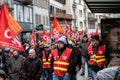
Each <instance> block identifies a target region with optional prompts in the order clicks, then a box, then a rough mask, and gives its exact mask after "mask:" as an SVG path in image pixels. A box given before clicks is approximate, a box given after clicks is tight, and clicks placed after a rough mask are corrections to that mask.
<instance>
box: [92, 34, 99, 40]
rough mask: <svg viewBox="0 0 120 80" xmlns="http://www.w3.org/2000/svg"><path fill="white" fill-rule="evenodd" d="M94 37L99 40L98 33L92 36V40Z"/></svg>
mask: <svg viewBox="0 0 120 80" xmlns="http://www.w3.org/2000/svg"><path fill="white" fill-rule="evenodd" d="M94 39H95V40H100V39H99V36H98V35H94V36H92V40H94Z"/></svg>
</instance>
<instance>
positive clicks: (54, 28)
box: [52, 17, 63, 41]
mask: <svg viewBox="0 0 120 80" xmlns="http://www.w3.org/2000/svg"><path fill="white" fill-rule="evenodd" d="M60 33H63V29H62V27H61V25H60V24H59V22H58V20H57V19H56V17H54V20H53V26H52V35H53V37H54V38H55V41H57V40H58V38H59V36H60Z"/></svg>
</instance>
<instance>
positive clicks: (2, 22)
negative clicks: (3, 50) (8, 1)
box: [0, 4, 24, 51]
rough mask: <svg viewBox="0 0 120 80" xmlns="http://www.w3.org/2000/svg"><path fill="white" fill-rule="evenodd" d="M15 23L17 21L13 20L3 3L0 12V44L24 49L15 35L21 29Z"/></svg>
mask: <svg viewBox="0 0 120 80" xmlns="http://www.w3.org/2000/svg"><path fill="white" fill-rule="evenodd" d="M16 24H17V22H15V21H14V19H13V18H12V16H11V15H10V13H9V12H8V10H7V8H6V6H5V5H4V4H3V5H2V10H1V14H0V46H3V47H7V48H13V49H16V50H21V51H24V48H23V46H22V45H21V42H20V40H19V38H18V37H17V34H18V33H20V32H21V31H22V28H21V27H20V26H19V27H20V28H19V27H18V26H16ZM16 32H17V33H16Z"/></svg>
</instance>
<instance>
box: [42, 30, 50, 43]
mask: <svg viewBox="0 0 120 80" xmlns="http://www.w3.org/2000/svg"><path fill="white" fill-rule="evenodd" d="M50 41H51V39H50V33H48V32H46V31H44V32H43V33H42V42H43V43H45V44H48V43H50Z"/></svg>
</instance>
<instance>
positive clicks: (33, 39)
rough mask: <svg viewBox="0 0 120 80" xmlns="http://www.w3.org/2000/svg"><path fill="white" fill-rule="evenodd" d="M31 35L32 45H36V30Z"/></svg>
mask: <svg viewBox="0 0 120 80" xmlns="http://www.w3.org/2000/svg"><path fill="white" fill-rule="evenodd" d="M30 37H31V41H30V45H36V43H37V41H36V36H35V32H34V31H32V34H31V35H30Z"/></svg>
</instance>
